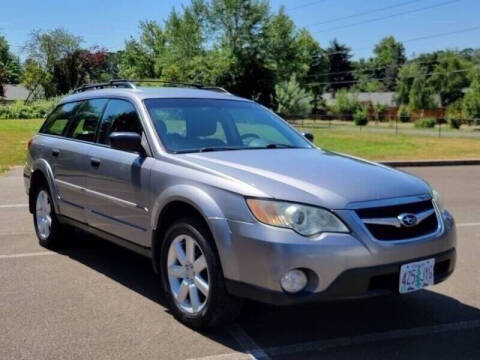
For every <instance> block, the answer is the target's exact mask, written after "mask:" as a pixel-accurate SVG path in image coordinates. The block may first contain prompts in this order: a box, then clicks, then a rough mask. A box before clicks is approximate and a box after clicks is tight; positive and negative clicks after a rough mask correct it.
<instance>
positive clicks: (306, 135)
mask: <svg viewBox="0 0 480 360" xmlns="http://www.w3.org/2000/svg"><path fill="white" fill-rule="evenodd" d="M302 135H303V136H304V137H305V139H307V140H308V141H310V142H312V143H313V140H314V136H313V134H312V133H310V132H304V133H303V134H302Z"/></svg>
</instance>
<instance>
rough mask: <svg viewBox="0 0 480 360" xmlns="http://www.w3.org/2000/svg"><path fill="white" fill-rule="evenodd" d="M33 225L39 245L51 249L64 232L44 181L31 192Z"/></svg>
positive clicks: (55, 245)
mask: <svg viewBox="0 0 480 360" xmlns="http://www.w3.org/2000/svg"><path fill="white" fill-rule="evenodd" d="M33 201H34V203H33V204H34V211H33V225H34V227H35V233H36V234H37V238H38V242H39V244H40V245H41V246H43V247H45V248H48V249H53V248H55V247H57V246H58V244H59V242H60V240H61V237H62V236H63V234H64V233H65V226H63V225H62V224H60V223H59V222H58V219H57V216H56V214H55V209H54V206H53V201H52V197H51V195H50V191H49V189H48V187H47V185H46V184H45V183H40V184H39V185H37V186H36V188H35V191H34V193H33Z"/></svg>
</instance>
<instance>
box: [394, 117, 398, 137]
mask: <svg viewBox="0 0 480 360" xmlns="http://www.w3.org/2000/svg"><path fill="white" fill-rule="evenodd" d="M397 134H398V116H395V135H397Z"/></svg>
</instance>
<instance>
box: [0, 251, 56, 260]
mask: <svg viewBox="0 0 480 360" xmlns="http://www.w3.org/2000/svg"><path fill="white" fill-rule="evenodd" d="M45 255H60V254H59V253H56V252H54V251H42V252H31V253H22V254H9V255H0V259H12V258H23V257H30V256H45Z"/></svg>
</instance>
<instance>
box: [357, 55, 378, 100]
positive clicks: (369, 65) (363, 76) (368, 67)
mask: <svg viewBox="0 0 480 360" xmlns="http://www.w3.org/2000/svg"><path fill="white" fill-rule="evenodd" d="M375 73H376V64H375V61H374V60H373V59H368V60H365V59H360V60H359V61H358V62H357V63H355V71H354V76H355V81H356V83H355V85H354V88H355V90H356V91H365V92H375V91H380V90H382V89H383V85H382V83H381V82H380V81H379V80H377V79H376V78H375Z"/></svg>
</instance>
